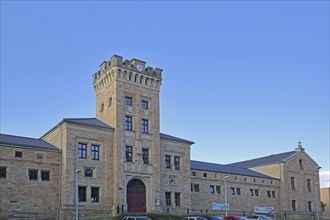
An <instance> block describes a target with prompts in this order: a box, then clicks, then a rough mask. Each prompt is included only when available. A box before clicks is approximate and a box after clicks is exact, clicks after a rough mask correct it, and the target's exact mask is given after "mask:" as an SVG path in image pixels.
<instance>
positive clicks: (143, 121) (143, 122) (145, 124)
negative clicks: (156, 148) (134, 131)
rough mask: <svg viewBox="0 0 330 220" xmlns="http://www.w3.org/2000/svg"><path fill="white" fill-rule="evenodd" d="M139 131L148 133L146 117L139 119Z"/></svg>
mask: <svg viewBox="0 0 330 220" xmlns="http://www.w3.org/2000/svg"><path fill="white" fill-rule="evenodd" d="M141 132H142V133H149V121H148V120H147V119H142V120H141Z"/></svg>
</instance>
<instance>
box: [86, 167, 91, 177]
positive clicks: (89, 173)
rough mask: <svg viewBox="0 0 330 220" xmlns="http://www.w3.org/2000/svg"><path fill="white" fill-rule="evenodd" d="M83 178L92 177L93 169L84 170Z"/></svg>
mask: <svg viewBox="0 0 330 220" xmlns="http://www.w3.org/2000/svg"><path fill="white" fill-rule="evenodd" d="M85 177H93V169H92V168H85Z"/></svg>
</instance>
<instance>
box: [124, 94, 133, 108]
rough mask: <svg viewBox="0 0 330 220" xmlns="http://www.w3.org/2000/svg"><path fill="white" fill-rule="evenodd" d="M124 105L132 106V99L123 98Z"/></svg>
mask: <svg viewBox="0 0 330 220" xmlns="http://www.w3.org/2000/svg"><path fill="white" fill-rule="evenodd" d="M125 104H126V105H128V106H132V97H128V96H125Z"/></svg>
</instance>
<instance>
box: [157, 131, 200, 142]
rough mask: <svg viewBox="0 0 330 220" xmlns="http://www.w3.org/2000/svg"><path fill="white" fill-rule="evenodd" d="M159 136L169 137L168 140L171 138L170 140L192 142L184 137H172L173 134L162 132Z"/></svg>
mask: <svg viewBox="0 0 330 220" xmlns="http://www.w3.org/2000/svg"><path fill="white" fill-rule="evenodd" d="M160 138H164V139H169V140H172V141H179V142H183V143H187V144H194V142H193V141H189V140H186V139H182V138H178V137H174V136H171V135H168V134H164V133H160Z"/></svg>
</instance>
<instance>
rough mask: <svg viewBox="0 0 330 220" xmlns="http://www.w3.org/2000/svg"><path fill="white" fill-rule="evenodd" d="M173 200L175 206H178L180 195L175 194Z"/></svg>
mask: <svg viewBox="0 0 330 220" xmlns="http://www.w3.org/2000/svg"><path fill="white" fill-rule="evenodd" d="M174 199H175V205H176V206H180V193H175V194H174Z"/></svg>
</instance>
